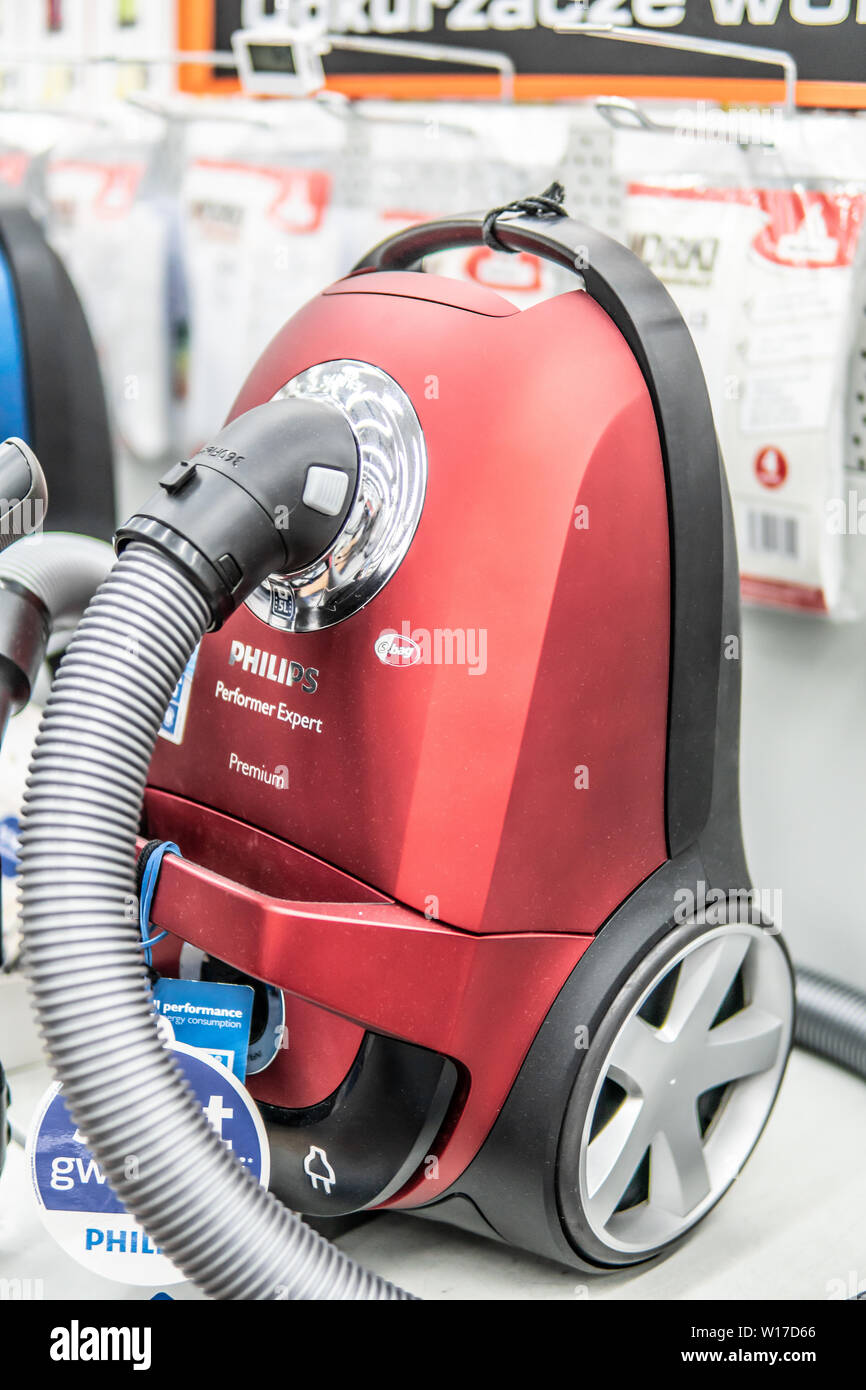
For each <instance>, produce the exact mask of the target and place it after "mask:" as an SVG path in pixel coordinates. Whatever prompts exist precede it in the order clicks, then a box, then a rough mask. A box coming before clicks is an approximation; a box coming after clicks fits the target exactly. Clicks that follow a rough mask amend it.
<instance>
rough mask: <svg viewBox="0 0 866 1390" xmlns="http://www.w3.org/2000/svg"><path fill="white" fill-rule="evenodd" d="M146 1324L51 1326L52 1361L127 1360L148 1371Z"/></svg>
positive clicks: (74, 1323)
mask: <svg viewBox="0 0 866 1390" xmlns="http://www.w3.org/2000/svg"><path fill="white" fill-rule="evenodd" d="M150 1337H151V1329H150V1328H149V1327H81V1326H80V1325H79V1323H78V1319H77V1318H73V1319H72V1322H71V1323H70V1324H69V1326H68V1327H54V1328H52V1330H51V1349H50V1352H49V1355H50V1357H51V1360H52V1361H131V1362H132V1369H133V1370H134V1371H149V1370H150V1365H151V1356H150Z"/></svg>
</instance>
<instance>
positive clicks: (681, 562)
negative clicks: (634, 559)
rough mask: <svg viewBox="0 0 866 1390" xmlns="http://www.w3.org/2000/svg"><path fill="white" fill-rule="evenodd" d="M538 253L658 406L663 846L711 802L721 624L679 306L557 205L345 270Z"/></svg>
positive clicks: (700, 437) (690, 357) (718, 540)
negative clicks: (622, 345) (668, 607)
mask: <svg viewBox="0 0 866 1390" xmlns="http://www.w3.org/2000/svg"><path fill="white" fill-rule="evenodd" d="M482 245H489V246H494V247H495V248H496V249H502V250H505V251H508V252H511V253H519V252H523V253H526V254H529V255H534V256H540V257H541V258H542V259H544V260H549V261H552V262H553V263H554V264H556V265H560V266H564V267H565V268H566V269H567V270H571V271H574V272H575V273H577V274H579V275H580V276H581V277H582V279H583V283H584V286H585V288H586V291H587V293H588V294H589V295H590V296H591V298H593V299H594V300H595V301H596V302H597V303H598V304H599V306H600V307H601V308H602V309H603V310H604V312H605V313H606V314H607V315H608V317H609V318H610V319H611V320H612V321H613V323H614V324H615V325H616V327H617V328H618V329H619V331H620V333H621V334H622V335H623V337H624V338H625V340H626V342H627V343H628V345H629V347H630V349H631V351H632V353H633V355H634V357H635V359H636V361H637V363H638V366H639V367H640V369H641V372H642V373H643V377H644V380H645V381H646V384H647V388H648V390H649V393H650V398H651V400H652V404H653V409H654V411H655V416H656V422H657V425H658V431H659V440H660V444H661V451H662V458H663V460H664V467H665V475H666V481H667V489H668V501H669V510H670V538H671V551H672V556H671V567H672V582H673V593H672V617H671V647H672V650H671V682H670V690H671V694H670V711H669V731H668V773H667V790H666V801H667V826H668V848H669V850H670V853H671V854H672V855H674V854H677V853H679V852H680V851H682V850H684V849H685V848H687V847H688V846H689V845H690V844H693V843H694V842H695V840H696V839H697V838H698V836H699V834H700V832H701V831H702V830H703V828H704V826H705V825H706V822H707V818H708V816H709V812H710V804H711V797H712V781H713V758H714V744H715V730H716V702H717V699H718V688H719V676H720V663H721V659H722V642H723V637H724V635H725V634H724V632H723V617H722V615H723V588H724V584H723V554H724V538H725V524H726V523H725V508H724V503H723V493H724V491H725V489H726V483H725V479H724V470H723V464H722V459H721V454H720V452H719V445H718V440H717V438H716V431H715V425H714V423H713V415H712V409H711V406H710V400H709V396H708V393H707V387H706V382H705V380H704V374H703V371H702V369H701V364H700V361H699V359H698V355H697V352H696V350H695V346H694V343H693V342H692V338H691V335H690V333H689V331H688V329H687V327H686V325H685V322H684V321H683V318H682V315H681V314H680V311H679V309H678V308H677V306H676V304H675V303H674V301H673V300H672V299H671V297H670V295H669V294H668V292H667V290H666V289H665V287H664V285H663V284H662V283H661V281H660V280H659V279H658V278H657V277H656V276H655V275H654V274H653V273H652V271H651V270H649V268H648V267H647V266H646V265H644V263H643V261H641V260H639V259H638V257H637V256H635V255H634V254H633V253H632V252H631V251H629V250H628V248H627V247H625V246H623V245H622V244H621V243H620V242H618V241H614V240H613V238H612V237H608V236H605V235H604V233H602V232H598V231H595V230H594V229H593V228H591V227H588V226H586V225H585V224H584V223H581V222H576V221H574V220H572V218H570V217H567V216H565V215H564V214H561V213H558V212H556V211H554V212H553V213H550V212H548V213H546V214H541V215H534V216H533V215H529V214H527V213H525V212H512V211H511V210H510V209H503V211H502V212H500V213H498V214H497V215H493V214H489V213H488V214H485V213H469V214H465V215H459V216H456V217H445V218H442V219H441V220H439V221H435V222H425V223H423V224H421V225H418V226H412V227H407V228H405V229H404V230H403V231H400V232H397V233H396V234H395V235H394V236H391V237H388V238H387V240H385V241H382V242H380V243H379V245H378V246H375V247H374V248H373V250H372V251H370V252H369V253H368V254H367V256H365V257H364V259H363V260H362V261H359V263H358V265H357V266H356V267H355V269H354V271H353V272H352V273H353V274H359V273H362V272H364V271H371V270H387V271H393V270H413V269H416V268H418V267H419V265H420V262H421V261H422V259H423V258H424V257H425V256H430V255H434V254H435V253H437V252H440V251H448V250H455V249H458V248H461V247H468V246H482Z"/></svg>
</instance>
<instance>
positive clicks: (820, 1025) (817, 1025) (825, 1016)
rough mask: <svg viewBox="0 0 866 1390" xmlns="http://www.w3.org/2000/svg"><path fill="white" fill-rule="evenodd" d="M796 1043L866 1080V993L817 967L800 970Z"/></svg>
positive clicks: (798, 973)
mask: <svg viewBox="0 0 866 1390" xmlns="http://www.w3.org/2000/svg"><path fill="white" fill-rule="evenodd" d="M796 979H797V1023H796V1029H795V1033H794V1042H795V1043H796V1045H797V1047H802V1048H804V1049H805V1051H807V1052H814V1053H816V1054H817V1056H819V1057H824V1058H826V1059H827V1061H829V1062H835V1063H836V1065H837V1066H839V1067H845V1068H846V1070H847V1071H852V1072H854V1074H855V1075H856V1076H860V1077H862V1078H863V1079H864V1080H866V995H864V994H859V993H858V992H857V991H856V990H853V989H849V988H848V986H847V985H843V984H840V982H839V981H838V980H831V979H829V978H828V977H827V976H826V975H819V974H817V972H816V971H814V970H805V969H803V968H802V967H799V968H798V970H797V976H796Z"/></svg>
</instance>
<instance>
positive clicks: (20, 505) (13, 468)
mask: <svg viewBox="0 0 866 1390" xmlns="http://www.w3.org/2000/svg"><path fill="white" fill-rule="evenodd" d="M47 508H48V484H47V482H46V481H45V474H44V473H43V472H42V466H41V464H40V462H39V460H38V458H37V457H36V455H35V454H34V452H33V450H32V449H31V448H30V446H29V444H25V443H24V440H23V439H17V438H15V437H14V436H13V437H12V438H10V439H6V440H4V441H3V443H2V444H0V551H2V550H5V549H6V547H7V545H11V544H12V543H13V541H17V540H20V539H21V537H22V536H29V535H31V533H32V532H34V531H39V530H41V529H42V523H43V522H44V520H45V512H46V510H47Z"/></svg>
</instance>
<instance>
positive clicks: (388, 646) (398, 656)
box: [373, 632, 421, 666]
mask: <svg viewBox="0 0 866 1390" xmlns="http://www.w3.org/2000/svg"><path fill="white" fill-rule="evenodd" d="M373 651H374V652H375V653H376V655H377V656H378V658H379V660H380V661H381V662H382V664H383V665H385V666H417V664H418V662H419V661H420V660H421V648H420V647H419V646H418V643H417V642H415V641H413V639H412V638H411V637H406V636H402V635H401V634H400V633H399V632H383V633H382V634H381V636H380V637H377V638H376V641H375V642H374V644H373Z"/></svg>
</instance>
